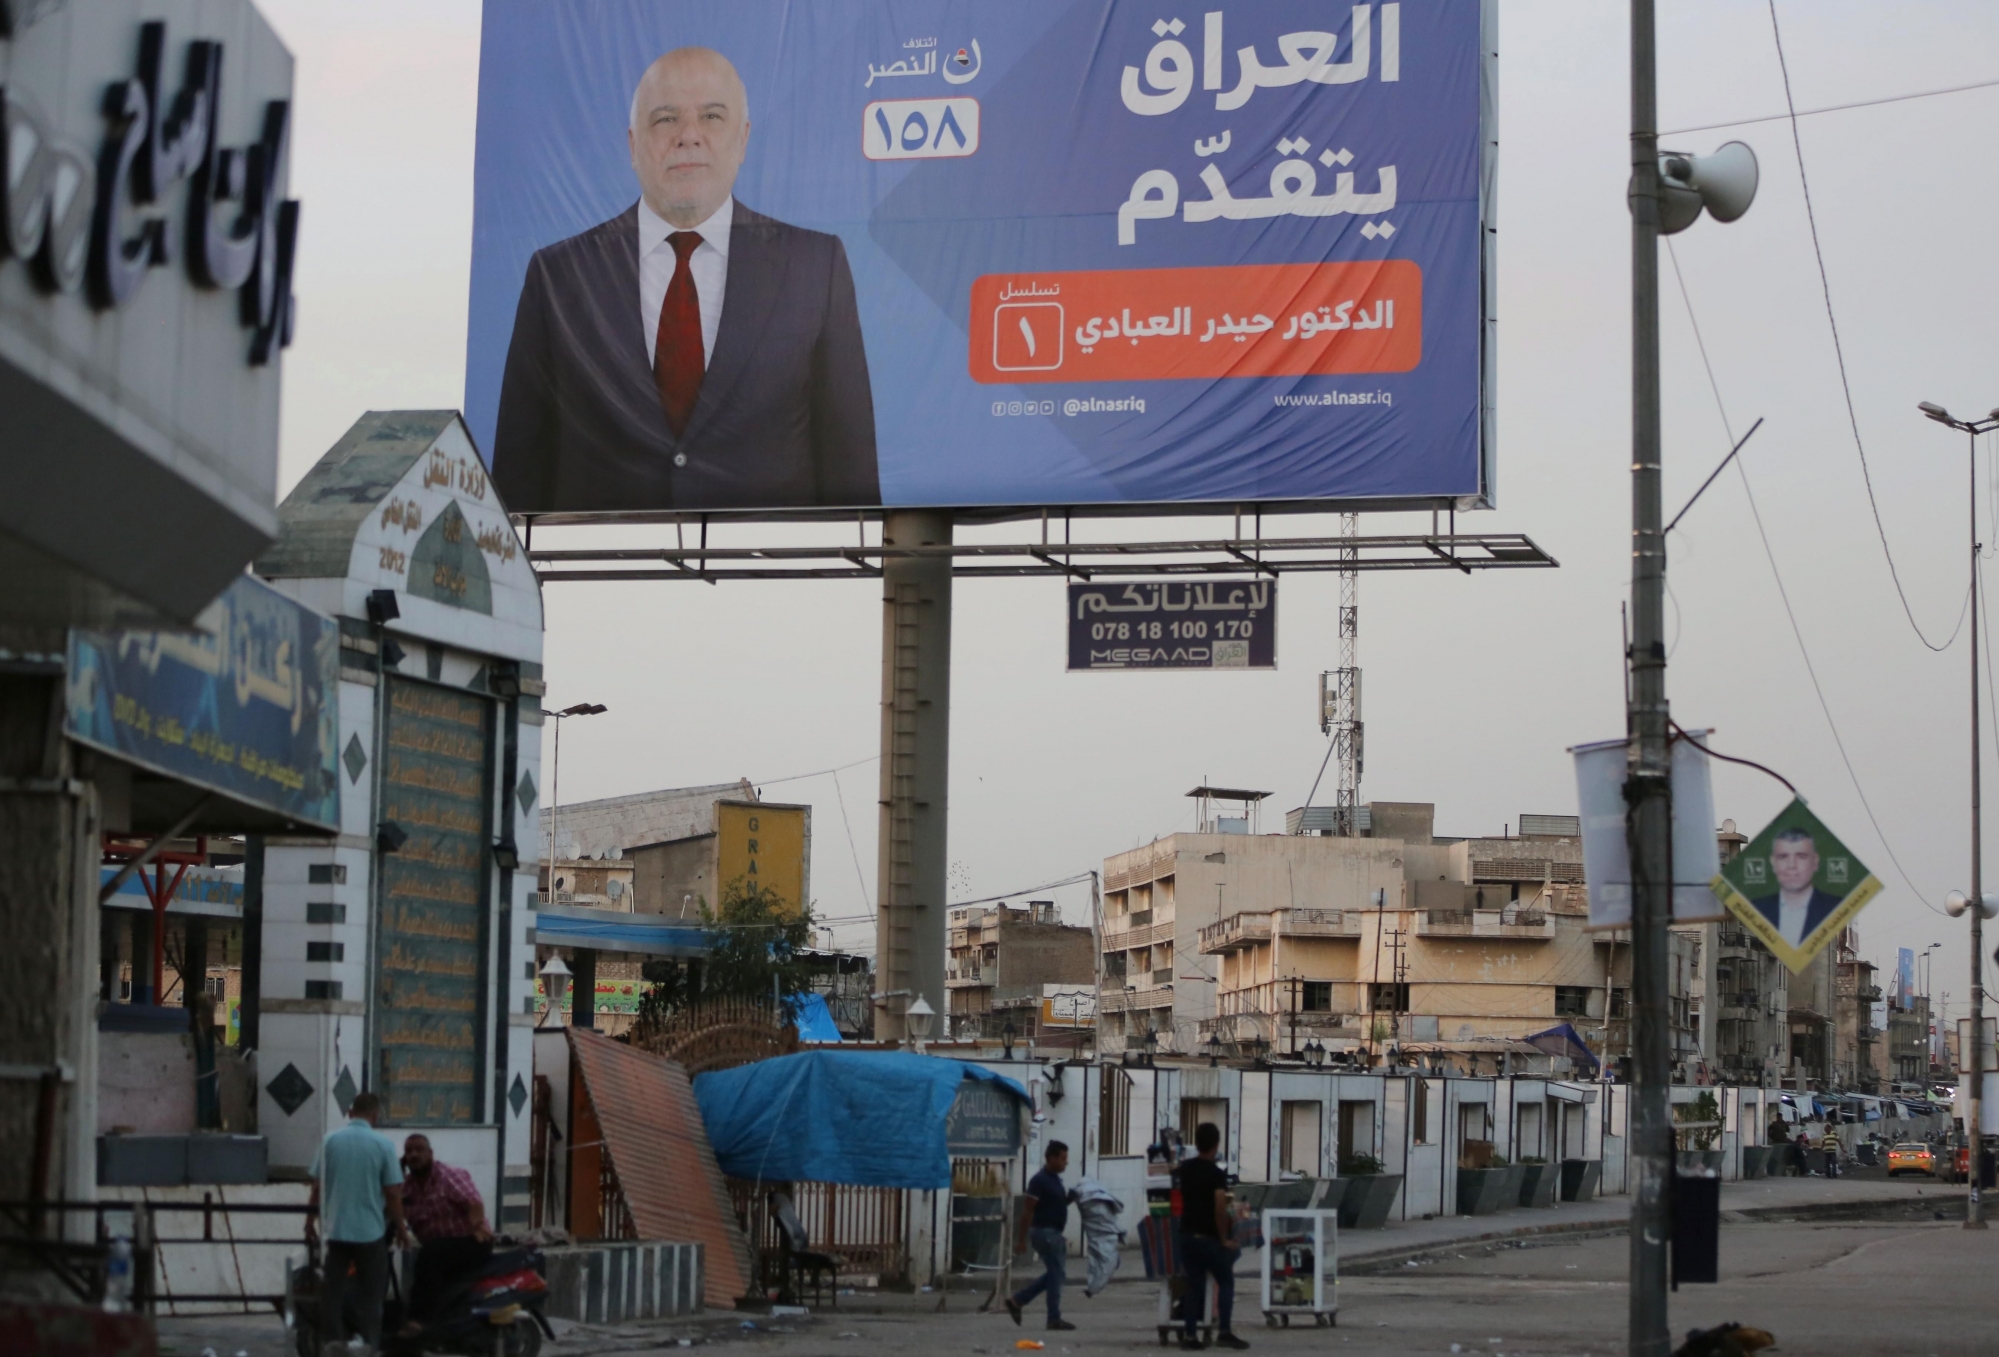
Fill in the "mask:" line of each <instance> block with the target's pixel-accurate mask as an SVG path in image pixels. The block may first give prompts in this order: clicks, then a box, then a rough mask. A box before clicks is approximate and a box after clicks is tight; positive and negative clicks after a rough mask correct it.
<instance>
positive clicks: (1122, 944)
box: [1104, 910, 1173, 952]
mask: <svg viewBox="0 0 1999 1357" xmlns="http://www.w3.org/2000/svg"><path fill="white" fill-rule="evenodd" d="M1131 917H1132V918H1134V919H1137V918H1145V919H1150V918H1151V917H1152V912H1151V911H1150V910H1146V911H1143V912H1142V913H1140V914H1134V915H1132V916H1131ZM1171 941H1173V921H1172V920H1171V919H1168V920H1167V921H1166V922H1165V923H1163V924H1151V925H1150V926H1148V927H1127V928H1125V929H1123V930H1121V931H1119V932H1115V933H1113V932H1111V931H1110V930H1109V929H1105V931H1104V950H1105V951H1106V952H1122V951H1125V950H1126V949H1128V948H1132V947H1150V946H1152V945H1153V944H1154V943H1160V942H1171Z"/></svg>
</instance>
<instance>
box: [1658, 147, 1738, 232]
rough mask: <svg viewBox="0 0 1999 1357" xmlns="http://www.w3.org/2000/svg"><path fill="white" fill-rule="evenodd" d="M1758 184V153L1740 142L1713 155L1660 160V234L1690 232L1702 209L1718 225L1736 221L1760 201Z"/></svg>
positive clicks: (1681, 156) (1677, 155) (1720, 149)
mask: <svg viewBox="0 0 1999 1357" xmlns="http://www.w3.org/2000/svg"><path fill="white" fill-rule="evenodd" d="M1756 182H1757V171H1756V152H1754V151H1752V150H1750V149H1749V147H1748V146H1747V145H1745V144H1744V143H1742V142H1739V141H1731V142H1729V143H1727V144H1726V145H1724V146H1721V147H1720V148H1718V149H1717V150H1715V151H1714V152H1713V153H1712V154H1710V155H1704V156H1693V155H1680V154H1668V155H1662V156H1660V157H1659V232H1660V234H1661V235H1668V236H1670V235H1673V234H1675V233H1676V232H1679V231H1684V230H1686V229H1687V228H1688V227H1689V226H1692V225H1693V224H1694V220H1695V219H1696V218H1697V217H1699V216H1700V214H1701V209H1702V208H1706V209H1707V213H1708V215H1709V216H1711V217H1713V218H1714V219H1715V220H1716V221H1723V222H1727V221H1734V220H1736V219H1737V218H1738V217H1740V216H1741V215H1742V214H1743V213H1745V212H1747V211H1748V210H1749V205H1750V204H1751V203H1753V202H1755V201H1756Z"/></svg>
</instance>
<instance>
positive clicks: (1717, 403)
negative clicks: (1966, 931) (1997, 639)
mask: <svg viewBox="0 0 1999 1357" xmlns="http://www.w3.org/2000/svg"><path fill="white" fill-rule="evenodd" d="M1666 257H1667V258H1668V259H1670V260H1671V261H1672V263H1673V279H1674V281H1675V282H1677V283H1678V284H1679V287H1680V301H1681V303H1682V304H1683V305H1685V307H1686V308H1687V324H1688V325H1690V326H1692V327H1693V332H1694V347H1695V348H1696V349H1698V350H1699V351H1700V356H1701V366H1702V367H1703V368H1704V369H1706V371H1707V382H1708V389H1709V390H1710V391H1712V392H1713V393H1714V407H1715V411H1716V413H1718V414H1719V415H1720V416H1721V428H1722V432H1723V433H1725V434H1727V435H1728V440H1729V442H1730V443H1733V442H1734V441H1735V431H1734V429H1733V428H1731V427H1730V426H1729V421H1728V406H1727V405H1726V404H1725V403H1724V402H1723V400H1722V398H1721V383H1720V382H1719V381H1718V380H1717V379H1716V378H1715V375H1714V363H1713V362H1712V361H1710V360H1709V358H1708V353H1707V340H1706V339H1704V338H1703V337H1702V336H1701V324H1700V321H1699V320H1698V319H1697V318H1696V317H1695V315H1694V299H1693V296H1692V294H1691V293H1689V292H1688V291H1687V279H1686V275H1685V274H1683V273H1681V272H1680V255H1679V252H1678V251H1677V250H1675V249H1674V248H1673V242H1672V241H1671V240H1668V241H1667V242H1666ZM1735 472H1736V475H1738V476H1740V477H1741V478H1742V493H1743V495H1744V496H1746V497H1747V498H1748V500H1749V516H1750V517H1751V518H1752V519H1754V520H1755V522H1756V535H1757V536H1758V537H1759V538H1761V539H1762V541H1763V557H1764V559H1765V560H1767V561H1769V562H1770V575H1771V577H1772V578H1773V579H1775V580H1776V582H1777V597H1778V598H1779V599H1780V600H1782V602H1783V604H1784V616H1785V617H1786V618H1788V619H1790V623H1791V635H1792V637H1793V638H1795V639H1796V640H1797V643H1798V654H1799V655H1800V656H1802V657H1803V659H1804V661H1805V673H1806V674H1807V675H1809V676H1810V677H1811V680H1812V692H1813V693H1814V694H1816V695H1817V697H1818V700H1819V710H1820V711H1821V712H1823V713H1824V714H1825V723H1826V728H1827V729H1829V730H1831V731H1832V743H1833V747H1834V748H1836V749H1838V750H1839V761H1840V762H1841V763H1843V764H1845V765H1846V776H1847V778H1848V779H1849V780H1850V781H1851V782H1852V783H1853V791H1854V794H1855V795H1856V796H1858V797H1859V798H1860V805H1861V808H1862V809H1863V810H1865V811H1866V812H1867V822H1868V823H1869V824H1871V825H1873V826H1874V836H1875V837H1876V838H1878V839H1879V840H1880V841H1881V847H1882V848H1883V849H1884V850H1885V851H1886V852H1887V854H1888V860H1889V861H1890V862H1892V863H1894V864H1895V871H1896V873H1897V874H1898V875H1899V876H1900V877H1901V878H1902V884H1904V885H1905V886H1907V887H1908V888H1909V891H1910V893H1911V894H1912V895H1914V896H1915V897H1916V899H1918V900H1920V901H1921V902H1922V904H1923V907H1924V908H1925V909H1927V910H1929V911H1930V912H1931V913H1932V914H1942V913H1943V912H1944V911H1943V910H1941V909H1939V908H1937V907H1936V906H1935V905H1933V904H1931V903H1930V902H1929V898H1928V897H1927V896H1926V895H1925V894H1924V893H1923V891H1922V890H1921V889H1920V888H1919V887H1918V886H1917V885H1916V883H1915V882H1914V881H1912V880H1910V878H1909V873H1908V871H1907V870H1906V869H1905V868H1904V867H1903V866H1902V860H1901V859H1900V858H1899V857H1897V856H1895V846H1894V845H1893V844H1891V843H1889V842H1888V835H1887V834H1886V833H1885V832H1884V831H1883V830H1882V828H1881V821H1880V819H1879V818H1878V817H1876V815H1875V814H1874V807H1873V805H1872V804H1871V803H1870V802H1869V801H1868V800H1867V791H1866V789H1865V788H1863V787H1862V786H1861V785H1860V774H1858V773H1857V772H1855V771H1854V769H1853V758H1852V756H1851V755H1849V754H1848V753H1847V752H1846V741H1845V740H1844V739H1842V738H1841V737H1840V733H1839V723H1838V722H1837V721H1835V720H1833V718H1832V704H1831V703H1830V702H1828V701H1826V696H1825V688H1824V687H1823V686H1821V685H1820V683H1819V671H1818V667H1817V666H1816V665H1814V664H1813V663H1812V652H1811V650H1810V648H1809V647H1807V646H1806V645H1805V633H1804V628H1802V627H1800V626H1799V625H1798V614H1797V612H1796V611H1795V610H1794V609H1793V608H1792V607H1791V592H1790V590H1788V589H1786V588H1785V587H1784V572H1783V571H1782V570H1780V569H1778V568H1777V553H1776V550H1775V549H1774V548H1772V547H1771V545H1770V534H1769V532H1768V531H1766V530H1765V529H1764V527H1763V512H1762V510H1760V509H1758V508H1757V507H1756V492H1755V491H1754V490H1752V489H1750V487H1749V472H1748V470H1747V468H1745V467H1744V466H1743V459H1742V458H1740V457H1738V458H1736V459H1735ZM1877 521H1878V520H1877ZM1884 544H1885V543H1884ZM1970 611H1971V591H1970V590H1969V589H1967V590H1966V591H1965V595H1964V612H1963V613H1961V614H1960V615H1959V617H1958V621H1957V625H1958V626H1959V627H1960V628H1962V627H1963V626H1964V615H1965V614H1968V613H1969V612H1970ZM1951 636H1952V638H1953V639H1955V638H1956V636H1957V633H1956V632H1952V633H1951Z"/></svg>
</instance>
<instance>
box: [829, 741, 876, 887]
mask: <svg viewBox="0 0 1999 1357" xmlns="http://www.w3.org/2000/svg"><path fill="white" fill-rule="evenodd" d="M875 757H876V758H880V757H881V756H880V755H879V754H877V755H876V756H875ZM861 762H862V763H866V762H868V760H866V759H862V760H861ZM848 766H849V767H852V766H853V765H852V764H849V765H848ZM833 795H834V797H835V798H836V799H838V801H839V803H840V824H841V826H842V827H843V828H845V829H846V831H847V851H848V852H849V853H852V854H853V855H854V880H855V881H857V882H859V883H860V887H861V903H862V904H864V905H866V906H867V907H868V917H869V918H870V919H872V918H874V917H875V902H874V901H873V899H871V898H870V897H869V895H868V877H867V873H866V872H863V871H862V870H861V850H860V849H859V848H858V847H856V846H855V844H854V824H853V821H851V820H849V819H848V818H847V794H846V793H845V792H843V791H841V790H840V774H839V772H838V771H837V770H835V772H834V773H833Z"/></svg>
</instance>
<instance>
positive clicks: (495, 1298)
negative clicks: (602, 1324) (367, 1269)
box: [285, 1243, 555, 1357]
mask: <svg viewBox="0 0 1999 1357" xmlns="http://www.w3.org/2000/svg"><path fill="white" fill-rule="evenodd" d="M321 1266H322V1264H321V1259H320V1250H319V1246H318V1244H317V1243H314V1244H313V1245H311V1246H310V1251H309V1253H308V1255H307V1259H306V1263H305V1265H304V1266H303V1267H300V1268H297V1269H295V1270H294V1271H293V1273H292V1275H291V1278H290V1280H289V1283H288V1285H287V1287H286V1292H287V1295H288V1296H289V1298H290V1299H289V1304H288V1305H287V1307H286V1315H285V1322H286V1325H287V1326H288V1327H289V1328H291V1330H292V1333H293V1342H294V1347H295V1350H296V1351H297V1353H298V1357H320V1352H321V1342H320V1335H319V1288H320V1283H321ZM397 1271H398V1270H397V1269H395V1268H391V1269H390V1274H389V1275H390V1278H391V1286H392V1289H393V1291H394V1293H395V1294H393V1295H392V1296H391V1297H390V1298H389V1299H388V1301H387V1303H386V1304H385V1305H384V1306H383V1309H382V1349H381V1350H382V1353H383V1357H418V1355H419V1354H422V1353H449V1354H455V1355H456V1357H538V1354H539V1353H540V1352H541V1343H542V1338H543V1337H544V1336H546V1337H547V1338H548V1339H549V1340H550V1341H551V1342H552V1341H554V1339H555V1330H554V1329H553V1328H552V1327H550V1325H549V1322H548V1317H547V1316H546V1315H545V1314H543V1308H544V1306H546V1304H547V1301H548V1281H547V1278H546V1277H545V1276H544V1263H543V1260H542V1255H541V1250H539V1249H537V1248H534V1247H532V1246H521V1247H514V1248H502V1249H498V1250H496V1251H495V1252H494V1254H493V1256H492V1257H491V1258H490V1259H489V1260H488V1261H487V1262H486V1263H485V1265H484V1266H483V1267H481V1268H479V1270H478V1271H477V1272H474V1273H472V1274H471V1275H469V1276H466V1277H461V1278H459V1279H458V1281H457V1282H456V1283H455V1284H454V1285H453V1286H452V1288H451V1291H450V1293H449V1294H448V1295H447V1296H446V1297H445V1298H444V1300H443V1302H442V1303H441V1304H439V1305H438V1306H437V1307H436V1312H435V1313H434V1314H433V1315H432V1317H431V1318H430V1319H429V1320H428V1321H427V1322H426V1323H424V1324H423V1326H422V1327H421V1328H419V1329H417V1330H415V1331H413V1332H409V1333H405V1332H403V1329H404V1328H405V1327H406V1326H405V1322H404V1321H405V1319H406V1317H407V1305H406V1304H405V1302H404V1300H403V1298H402V1295H401V1283H400V1280H399V1279H398V1278H397Z"/></svg>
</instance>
